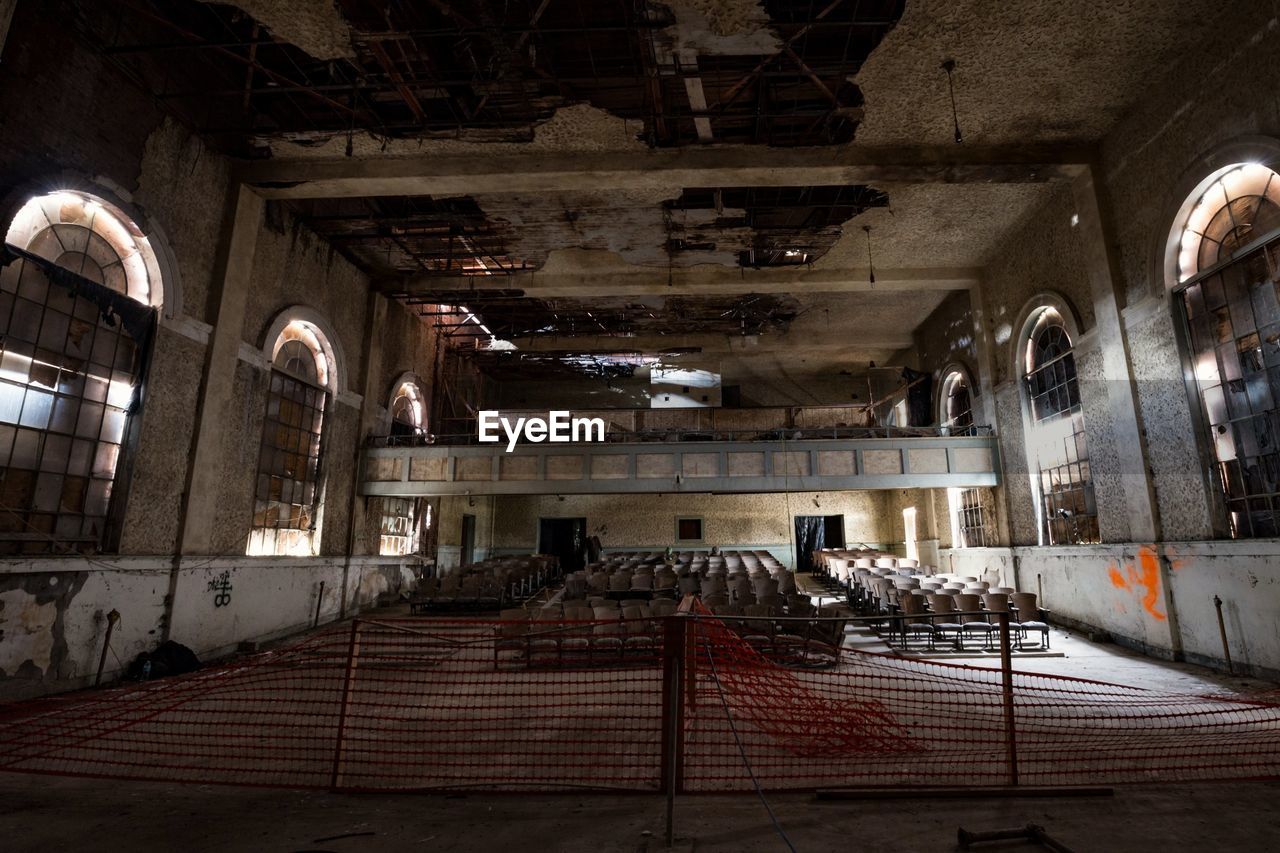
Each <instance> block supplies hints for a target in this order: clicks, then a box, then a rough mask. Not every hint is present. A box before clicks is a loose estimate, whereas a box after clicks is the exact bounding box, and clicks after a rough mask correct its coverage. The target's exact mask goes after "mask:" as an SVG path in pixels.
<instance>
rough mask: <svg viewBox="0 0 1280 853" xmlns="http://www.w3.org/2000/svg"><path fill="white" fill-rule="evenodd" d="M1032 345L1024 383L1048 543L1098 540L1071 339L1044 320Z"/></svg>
mask: <svg viewBox="0 0 1280 853" xmlns="http://www.w3.org/2000/svg"><path fill="white" fill-rule="evenodd" d="M1031 346H1032V362H1031V367H1032V369H1031V370H1030V371H1029V372H1028V373H1027V374H1026V376H1025V377H1024V381H1025V383H1026V387H1027V392H1028V394H1029V395H1030V398H1031V417H1032V424H1033V426H1032V437H1033V441H1034V444H1033V446H1034V447H1035V454H1036V464H1037V467H1038V470H1039V491H1040V507H1041V519H1042V522H1041V523H1042V526H1043V533H1044V540H1045V544H1048V545H1063V544H1079V543H1088V542H1099V541H1101V538H1100V536H1099V532H1098V509H1097V503H1096V501H1095V499H1094V492H1093V475H1092V472H1091V471H1090V468H1089V451H1088V447H1087V445H1086V443H1085V434H1084V411H1083V409H1082V408H1081V405H1080V383H1079V380H1078V378H1077V376H1076V362H1075V356H1074V354H1073V353H1072V350H1071V339H1070V338H1069V337H1068V336H1067V331H1066V329H1065V328H1063V326H1062V325H1061V323H1060V322H1058V321H1056V320H1054V319H1046V321H1042V322H1041V324H1040V327H1039V328H1038V329H1037V330H1036V331H1035V332H1034V335H1033V338H1032V342H1031Z"/></svg>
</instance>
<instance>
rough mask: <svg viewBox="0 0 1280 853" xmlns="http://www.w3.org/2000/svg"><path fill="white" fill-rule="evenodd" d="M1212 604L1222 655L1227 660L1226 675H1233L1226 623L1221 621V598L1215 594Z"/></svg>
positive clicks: (1233, 669)
mask: <svg viewBox="0 0 1280 853" xmlns="http://www.w3.org/2000/svg"><path fill="white" fill-rule="evenodd" d="M1213 606H1214V609H1216V610H1217V611H1218V636H1220V637H1221V638H1222V656H1223V658H1225V659H1226V661H1227V675H1235V674H1236V671H1235V668H1234V667H1232V665H1231V647H1230V646H1228V645H1227V624H1226V623H1225V622H1223V621H1222V599H1221V598H1218V596H1216V595H1215V596H1214V597H1213Z"/></svg>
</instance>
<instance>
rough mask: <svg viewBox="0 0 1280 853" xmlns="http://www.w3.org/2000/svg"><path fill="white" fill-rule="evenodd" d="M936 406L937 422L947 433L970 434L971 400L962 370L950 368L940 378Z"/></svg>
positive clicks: (971, 428)
mask: <svg viewBox="0 0 1280 853" xmlns="http://www.w3.org/2000/svg"><path fill="white" fill-rule="evenodd" d="M938 408H939V412H938V423H939V424H940V425H941V426H942V427H943V428H945V429H946V430H947V434H948V435H971V434H972V432H973V400H972V398H971V396H970V394H969V377H967V376H965V374H964V371H961V370H952V371H951V372H949V373H948V374H947V375H946V376H944V377H943V378H942V392H941V394H940V395H939V397H938Z"/></svg>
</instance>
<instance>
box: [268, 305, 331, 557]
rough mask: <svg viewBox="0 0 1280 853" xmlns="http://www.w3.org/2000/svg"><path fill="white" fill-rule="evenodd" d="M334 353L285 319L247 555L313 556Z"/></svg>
mask: <svg viewBox="0 0 1280 853" xmlns="http://www.w3.org/2000/svg"><path fill="white" fill-rule="evenodd" d="M332 358H333V356H332V347H331V346H329V344H328V341H327V340H326V339H325V337H324V333H323V332H322V331H321V330H320V329H319V328H317V327H316V326H315V325H314V324H312V323H309V322H306V321H303V320H293V321H291V322H290V323H288V325H286V326H285V327H284V329H283V331H281V332H280V334H279V335H278V336H277V338H276V340H275V343H274V345H273V347H272V359H271V386H270V389H269V391H268V394H267V415H266V420H265V422H264V423H263V427H262V447H261V451H260V455H259V457H258V484H257V492H256V495H255V499H254V510H253V530H252V531H251V533H250V534H249V547H248V553H249V554H281V555H284V554H289V555H297V556H309V555H312V554H315V553H316V548H317V546H318V545H319V543H318V542H317V541H316V530H317V526H318V524H319V519H320V508H321V507H320V488H321V481H320V460H321V453H322V450H323V447H322V444H323V442H322V436H323V433H324V416H325V412H326V411H327V410H328V408H329V403H330V390H331V388H332V387H333V374H334V365H333V364H332V361H331V359H332Z"/></svg>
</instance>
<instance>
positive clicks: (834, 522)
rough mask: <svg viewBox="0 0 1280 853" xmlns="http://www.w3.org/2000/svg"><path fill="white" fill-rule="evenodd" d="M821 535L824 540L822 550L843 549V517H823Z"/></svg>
mask: <svg viewBox="0 0 1280 853" xmlns="http://www.w3.org/2000/svg"><path fill="white" fill-rule="evenodd" d="M822 535H823V538H824V539H825V540H826V544H825V545H823V546H822V547H823V548H843V547H844V516H843V515H826V516H823V524H822Z"/></svg>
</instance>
